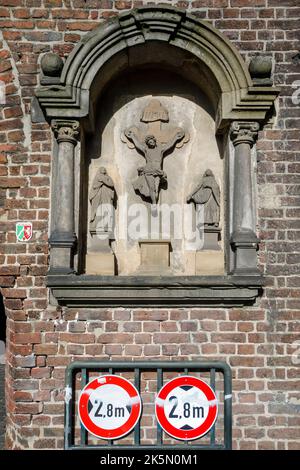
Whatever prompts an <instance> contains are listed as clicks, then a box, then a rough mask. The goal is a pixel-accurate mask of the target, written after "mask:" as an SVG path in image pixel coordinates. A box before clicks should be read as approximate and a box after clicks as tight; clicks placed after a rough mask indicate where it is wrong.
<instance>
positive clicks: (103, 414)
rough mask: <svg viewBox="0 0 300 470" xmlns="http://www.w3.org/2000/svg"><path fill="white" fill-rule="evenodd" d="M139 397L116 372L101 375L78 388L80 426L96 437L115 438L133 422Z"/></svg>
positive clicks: (137, 415)
mask: <svg viewBox="0 0 300 470" xmlns="http://www.w3.org/2000/svg"><path fill="white" fill-rule="evenodd" d="M141 410H142V404H141V398H140V395H139V393H138V391H137V389H136V388H135V387H134V386H133V385H132V383H131V382H129V381H128V380H126V379H124V378H123V377H119V376H117V375H103V376H101V377H97V378H95V379H93V380H92V381H91V382H89V383H88V384H87V385H86V386H85V387H84V389H83V390H82V392H81V394H80V397H79V403H78V412H79V418H80V421H81V423H82V424H83V426H84V427H85V428H86V429H87V431H89V432H90V433H91V434H93V435H94V436H96V437H99V438H100V439H119V438H120V437H123V436H125V435H126V434H128V433H129V432H130V431H131V430H132V429H133V428H134V426H135V425H136V424H137V422H138V420H139V418H140V415H141Z"/></svg>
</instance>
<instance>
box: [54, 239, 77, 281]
mask: <svg viewBox="0 0 300 470" xmlns="http://www.w3.org/2000/svg"><path fill="white" fill-rule="evenodd" d="M76 241H77V238H76V235H75V233H69V232H53V233H52V234H51V236H50V238H49V243H50V270H49V274H50V273H51V274H52V273H53V274H54V273H55V274H72V273H74V272H75V270H74V264H73V262H74V259H73V258H74V250H75V246H76Z"/></svg>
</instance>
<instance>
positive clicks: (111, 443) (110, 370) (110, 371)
mask: <svg viewBox="0 0 300 470" xmlns="http://www.w3.org/2000/svg"><path fill="white" fill-rule="evenodd" d="M108 373H109V374H110V375H113V373H114V369H113V367H109V369H108ZM113 445H114V441H113V440H112V439H109V440H108V441H107V446H108V447H109V446H113Z"/></svg>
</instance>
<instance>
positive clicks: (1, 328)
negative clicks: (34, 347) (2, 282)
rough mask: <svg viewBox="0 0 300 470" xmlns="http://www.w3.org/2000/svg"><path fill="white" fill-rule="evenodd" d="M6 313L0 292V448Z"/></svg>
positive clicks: (2, 419)
mask: <svg viewBox="0 0 300 470" xmlns="http://www.w3.org/2000/svg"><path fill="white" fill-rule="evenodd" d="M5 337H6V315H5V310H4V303H3V297H2V295H1V294H0V449H3V448H4V438H5V421H6V420H5V415H6V411H5V386H4V384H5V365H4V364H5V339H6V338H5Z"/></svg>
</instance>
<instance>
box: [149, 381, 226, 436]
mask: <svg viewBox="0 0 300 470" xmlns="http://www.w3.org/2000/svg"><path fill="white" fill-rule="evenodd" d="M155 413H156V418H157V420H158V422H159V424H160V426H161V427H162V428H163V430H164V431H165V432H166V433H168V434H169V435H170V436H172V437H174V438H176V439H180V440H193V439H198V438H199V437H201V436H203V435H204V434H206V433H207V432H208V431H209V430H210V429H211V427H212V426H213V425H214V423H215V421H216V418H217V414H218V402H217V397H216V395H215V392H214V391H213V390H212V388H211V387H210V386H209V385H208V384H207V383H206V382H204V381H203V380H201V379H198V378H197V377H192V376H189V375H186V376H182V377H177V378H175V379H173V380H170V381H169V382H167V383H166V384H165V385H164V386H163V387H162V389H161V390H160V391H159V393H158V395H157V398H156V403H155Z"/></svg>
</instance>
